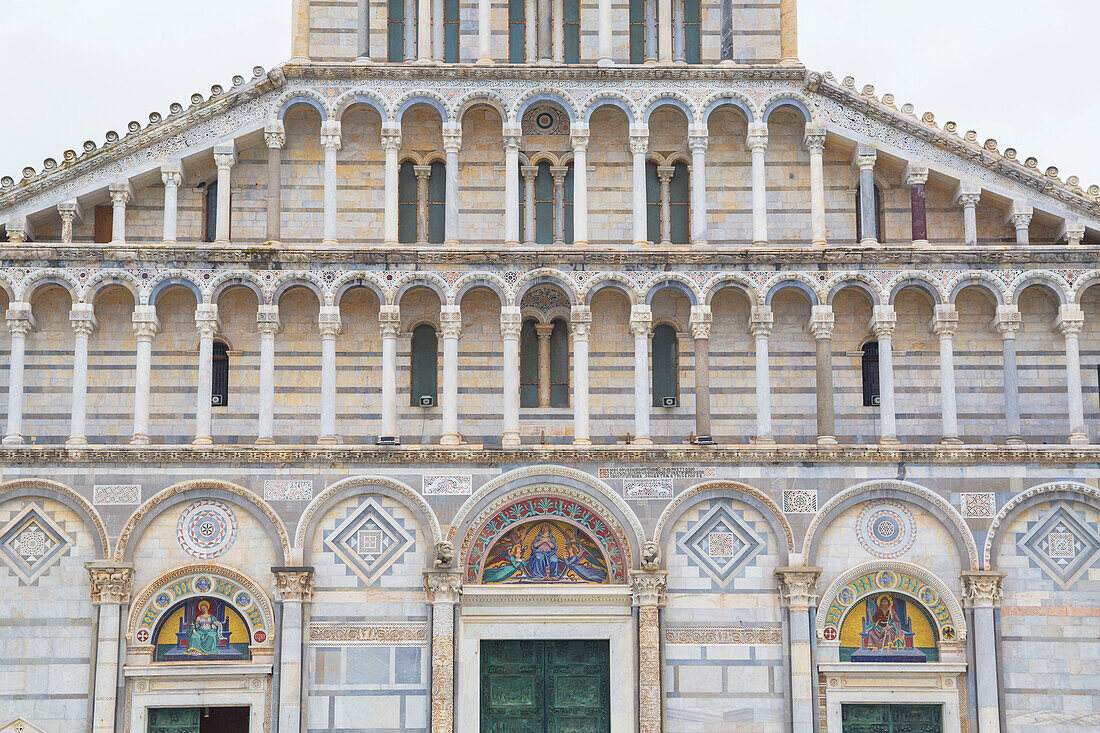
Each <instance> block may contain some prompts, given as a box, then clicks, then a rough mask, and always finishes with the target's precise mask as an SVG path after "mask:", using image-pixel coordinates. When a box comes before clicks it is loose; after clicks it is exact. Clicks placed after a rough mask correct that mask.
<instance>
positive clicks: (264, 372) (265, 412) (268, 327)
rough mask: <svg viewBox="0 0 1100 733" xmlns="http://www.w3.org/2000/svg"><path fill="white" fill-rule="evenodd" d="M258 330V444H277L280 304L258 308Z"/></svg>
mask: <svg viewBox="0 0 1100 733" xmlns="http://www.w3.org/2000/svg"><path fill="white" fill-rule="evenodd" d="M256 330H257V331H259V332H260V405H259V407H260V409H259V417H260V420H259V425H258V426H257V429H256V445H274V444H275V334H277V333H278V332H279V306H277V305H261V306H260V307H259V308H257V309H256Z"/></svg>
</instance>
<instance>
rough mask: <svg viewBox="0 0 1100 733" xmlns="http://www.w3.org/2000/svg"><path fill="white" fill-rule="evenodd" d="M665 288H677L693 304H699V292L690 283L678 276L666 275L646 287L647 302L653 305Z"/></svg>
mask: <svg viewBox="0 0 1100 733" xmlns="http://www.w3.org/2000/svg"><path fill="white" fill-rule="evenodd" d="M663 290H675V291H676V292H678V293H680V294H681V295H683V296H684V297H685V298H687V299H688V302H689V303H691V304H692V305H699V293H697V292H696V290H695V288H694V287H693V286H692V285H690V284H689V283H686V282H683V281H682V280H680V279H678V278H671V277H666V278H662V279H661V280H658V281H656V282H654V283H651V284H650V285H649V287H648V288H647V289H646V294H645V301H644V302H645V304H646V305H652V303H653V299H654V298H655V297H656V296H657V293H660V292H661V291H663Z"/></svg>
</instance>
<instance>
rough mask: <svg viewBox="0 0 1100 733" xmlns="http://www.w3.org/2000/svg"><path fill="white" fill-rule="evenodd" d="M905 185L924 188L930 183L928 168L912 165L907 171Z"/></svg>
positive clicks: (916, 164)
mask: <svg viewBox="0 0 1100 733" xmlns="http://www.w3.org/2000/svg"><path fill="white" fill-rule="evenodd" d="M905 183H906V184H907V185H909V186H923V185H924V184H926V183H928V166H926V165H924V164H921V163H910V164H909V165H908V167H906V169H905Z"/></svg>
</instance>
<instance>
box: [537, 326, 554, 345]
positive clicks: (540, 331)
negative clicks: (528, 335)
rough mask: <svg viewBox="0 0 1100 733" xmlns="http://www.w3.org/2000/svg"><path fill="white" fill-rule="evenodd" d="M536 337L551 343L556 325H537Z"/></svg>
mask: <svg viewBox="0 0 1100 733" xmlns="http://www.w3.org/2000/svg"><path fill="white" fill-rule="evenodd" d="M535 335H536V336H538V339H539V341H549V340H550V337H551V336H553V335H554V324H553V323H536V324H535Z"/></svg>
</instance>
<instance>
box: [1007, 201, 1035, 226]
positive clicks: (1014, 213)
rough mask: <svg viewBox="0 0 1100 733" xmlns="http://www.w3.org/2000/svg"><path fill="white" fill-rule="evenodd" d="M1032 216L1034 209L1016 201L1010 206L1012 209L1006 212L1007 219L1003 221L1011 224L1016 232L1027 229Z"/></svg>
mask: <svg viewBox="0 0 1100 733" xmlns="http://www.w3.org/2000/svg"><path fill="white" fill-rule="evenodd" d="M1034 216H1035V209H1034V207H1031V206H1028V205H1027V204H1024V203H1021V202H1019V201H1016V202H1014V203H1013V204H1012V208H1011V209H1009V210H1008V217H1007V218H1006V219H1005V221H1006V223H1007V222H1012V226H1013V227H1014V228H1015V229H1016V230H1020V229H1027V228H1028V227H1029V226H1031V219H1032V217H1034Z"/></svg>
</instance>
